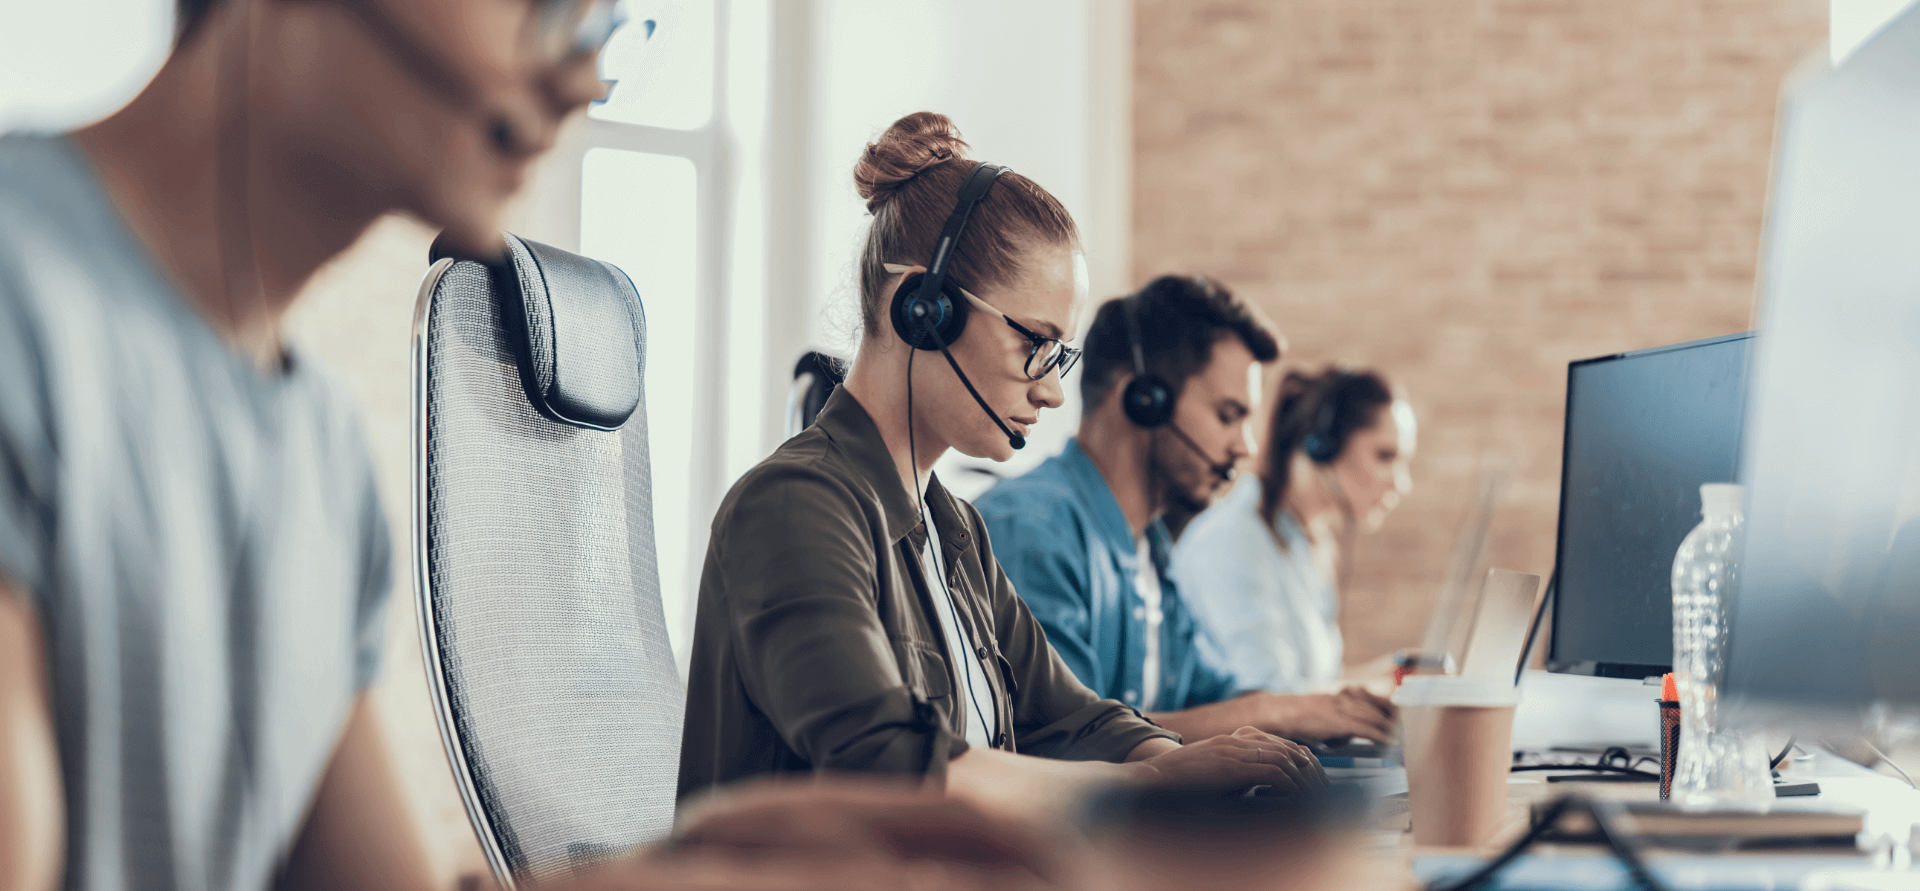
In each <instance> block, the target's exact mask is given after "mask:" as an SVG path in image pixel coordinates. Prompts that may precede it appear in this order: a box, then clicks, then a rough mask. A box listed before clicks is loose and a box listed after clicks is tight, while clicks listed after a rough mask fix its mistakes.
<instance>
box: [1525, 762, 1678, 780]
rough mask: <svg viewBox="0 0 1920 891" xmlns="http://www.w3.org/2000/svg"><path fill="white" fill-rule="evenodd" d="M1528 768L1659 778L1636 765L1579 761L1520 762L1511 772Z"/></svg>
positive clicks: (1657, 775)
mask: <svg viewBox="0 0 1920 891" xmlns="http://www.w3.org/2000/svg"><path fill="white" fill-rule="evenodd" d="M1528 770H1566V771H1582V770H1586V771H1592V772H1594V773H1624V774H1631V775H1633V776H1637V777H1646V778H1647V779H1650V780H1655V781H1658V780H1659V779H1660V775H1659V774H1657V773H1654V772H1653V771H1650V770H1641V769H1639V768H1637V767H1621V766H1619V765H1617V764H1579V763H1574V764H1521V765H1518V766H1516V767H1514V768H1513V770H1512V772H1513V773H1520V772H1522V771H1528Z"/></svg>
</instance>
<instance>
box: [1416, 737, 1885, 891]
mask: <svg viewBox="0 0 1920 891" xmlns="http://www.w3.org/2000/svg"><path fill="white" fill-rule="evenodd" d="M1783 774H1784V775H1785V776H1786V777H1788V778H1790V779H1792V780H1795V781H1801V782H1804V781H1809V780H1811V781H1813V782H1817V783H1819V784H1820V795H1819V796H1817V797H1813V798H1800V799H1781V800H1780V806H1781V807H1783V808H1794V809H1800V808H1809V807H1812V808H1818V807H1822V806H1827V807H1832V806H1844V807H1853V808H1859V809H1861V810H1864V811H1866V814H1867V819H1866V830H1865V831H1864V832H1862V833H1861V835H1860V849H1858V850H1854V851H1795V850H1788V851H1769V852H1746V851H1741V852H1731V853H1726V854H1694V853H1686V852H1677V851H1662V850H1658V849H1654V850H1650V851H1649V852H1648V855H1647V859H1648V862H1649V864H1650V865H1651V867H1652V868H1653V869H1654V871H1655V872H1656V873H1657V874H1659V876H1660V877H1661V878H1662V879H1663V880H1665V881H1666V882H1667V883H1668V884H1669V885H1670V886H1671V887H1673V888H1676V889H1679V888H1716V889H1756V891H1757V889H1769V891H1771V889H1781V888H1794V887H1798V885H1799V884H1800V882H1801V880H1802V879H1803V878H1805V877H1806V876H1807V875H1809V874H1811V873H1814V872H1819V871H1823V870H1836V869H1868V868H1875V867H1876V864H1878V865H1879V867H1880V868H1906V867H1907V866H1908V865H1909V862H1908V856H1907V843H1908V839H1909V837H1910V834H1911V832H1912V830H1913V827H1914V826H1915V825H1916V824H1920V791H1915V790H1914V789H1913V788H1911V787H1909V786H1907V784H1906V783H1904V782H1902V781H1900V780H1898V779H1895V778H1893V777H1889V776H1886V775H1884V774H1880V773H1876V772H1874V771H1871V770H1868V769H1866V768H1864V767H1860V766H1859V765H1856V764H1853V763H1851V762H1848V761H1845V760H1843V759H1840V758H1837V757H1835V756H1833V755H1830V754H1827V753H1825V752H1816V753H1814V754H1813V755H1811V756H1807V757H1802V758H1798V759H1795V760H1793V761H1792V762H1791V763H1790V765H1789V766H1788V767H1787V768H1786V769H1785V770H1784V771H1783ZM1575 791H1577V792H1580V793H1583V794H1587V795H1592V796H1595V797H1606V798H1614V799H1643V800H1653V799H1657V798H1658V797H1659V788H1658V786H1657V784H1653V783H1547V782H1546V781H1545V780H1544V779H1543V778H1542V777H1540V776H1539V775H1538V774H1535V775H1532V776H1516V777H1514V779H1513V781H1512V782H1511V783H1510V784H1509V785H1508V798H1507V819H1506V823H1505V825H1504V826H1502V828H1501V830H1500V831H1499V833H1498V834H1497V837H1496V839H1495V841H1494V843H1492V844H1490V845H1489V846H1488V847H1487V848H1486V849H1484V850H1482V851H1469V850H1460V849H1428V848H1411V847H1403V850H1404V851H1405V853H1406V855H1407V857H1408V858H1409V861H1410V865H1411V868H1412V870H1413V873H1414V875H1415V876H1417V877H1418V878H1419V879H1420V880H1421V881H1422V882H1423V883H1425V882H1431V881H1433V880H1435V879H1440V878H1444V877H1448V876H1461V875H1465V874H1466V873H1469V872H1471V871H1472V870H1473V869H1475V868H1477V867H1478V865H1479V864H1480V863H1482V862H1484V858H1485V857H1486V856H1488V855H1489V854H1490V853H1493V852H1497V851H1499V850H1501V849H1503V848H1505V847H1506V846H1507V845H1508V844H1509V843H1511V842H1512V841H1513V840H1514V839H1516V838H1518V837H1519V836H1520V835H1521V834H1523V833H1525V832H1526V830H1527V827H1528V820H1529V814H1530V813H1531V809H1532V807H1533V805H1534V804H1535V803H1537V802H1540V801H1544V800H1547V799H1550V798H1553V797H1555V796H1558V795H1562V794H1565V793H1568V792H1575ZM1382 828H1383V829H1385V830H1387V831H1388V832H1391V831H1392V829H1391V828H1390V827H1382ZM1378 840H1379V841H1380V842H1383V843H1384V842H1387V841H1388V839H1386V838H1380V839H1378ZM1399 843H1400V844H1402V845H1403V846H1404V845H1405V842H1404V836H1402V837H1400V839H1399ZM1624 876H1625V871H1624V870H1623V869H1622V868H1621V867H1620V865H1619V862H1618V861H1616V860H1615V859H1614V858H1613V857H1612V855H1611V854H1610V853H1608V852H1607V851H1605V850H1604V849H1602V848H1600V847H1599V846H1597V845H1567V844H1553V845H1541V846H1539V847H1538V848H1536V849H1535V850H1534V851H1532V852H1530V853H1529V855H1528V856H1525V857H1523V858H1521V859H1520V860H1518V861H1516V862H1515V863H1513V864H1512V865H1510V866H1509V867H1508V868H1507V870H1506V872H1505V874H1504V875H1503V878H1502V880H1501V881H1500V882H1498V883H1497V884H1495V885H1493V886H1492V887H1494V888H1514V889H1518V888H1528V889H1568V891H1575V889H1613V888H1619V887H1621V886H1622V885H1621V883H1622V881H1623V880H1624Z"/></svg>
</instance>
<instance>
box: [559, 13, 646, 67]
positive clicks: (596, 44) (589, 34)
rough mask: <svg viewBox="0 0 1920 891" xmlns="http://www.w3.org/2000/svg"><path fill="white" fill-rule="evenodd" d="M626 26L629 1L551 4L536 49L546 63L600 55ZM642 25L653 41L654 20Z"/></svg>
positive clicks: (644, 22) (643, 22) (644, 21)
mask: <svg viewBox="0 0 1920 891" xmlns="http://www.w3.org/2000/svg"><path fill="white" fill-rule="evenodd" d="M626 23H627V4H626V2H625V0H547V2H546V3H543V4H542V5H541V9H540V12H539V19H538V21H537V22H536V23H535V25H534V44H533V45H534V48H535V50H536V51H537V52H538V53H539V54H540V60H541V61H542V62H545V63H547V64H549V65H554V64H559V63H561V62H565V61H567V60H568V59H574V58H578V57H581V56H585V55H589V54H591V53H595V52H599V51H600V49H601V48H602V47H605V46H606V45H607V41H608V40H610V39H612V38H613V32H615V31H617V30H619V29H620V26H621V25H624V24H626ZM640 24H641V27H643V28H645V29H646V32H647V33H646V36H647V37H652V36H653V27H654V22H653V20H652V19H645V20H643V21H642V22H641V23H640Z"/></svg>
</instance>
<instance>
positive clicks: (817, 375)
mask: <svg viewBox="0 0 1920 891" xmlns="http://www.w3.org/2000/svg"><path fill="white" fill-rule="evenodd" d="M846 382H847V372H846V365H845V363H843V362H841V361H840V359H839V358H837V357H835V356H832V355H829V354H827V353H822V352H819V351H818V350H812V351H809V352H807V353H806V354H805V355H803V356H801V357H800V361H799V362H797V363H795V364H794V366H793V388H792V389H791V390H789V391H787V438H788V439H792V438H794V437H795V436H797V435H799V433H800V431H802V430H805V429H807V428H808V427H810V426H812V425H813V419H814V418H816V417H819V415H820V409H823V408H825V407H826V406H827V397H828V396H832V395H833V388H834V387H837V386H840V385H841V384H844V383H846Z"/></svg>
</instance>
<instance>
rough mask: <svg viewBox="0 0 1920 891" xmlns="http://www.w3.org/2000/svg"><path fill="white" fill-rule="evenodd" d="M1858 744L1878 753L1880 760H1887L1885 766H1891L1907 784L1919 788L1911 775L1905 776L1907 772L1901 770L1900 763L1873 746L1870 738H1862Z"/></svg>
mask: <svg viewBox="0 0 1920 891" xmlns="http://www.w3.org/2000/svg"><path fill="white" fill-rule="evenodd" d="M1860 744H1861V745H1864V746H1866V747H1867V751H1869V752H1872V753H1873V754H1875V755H1878V756H1879V757H1880V760H1882V761H1885V762H1887V766H1888V767H1891V768H1893V771H1894V773H1897V774H1899V775H1900V778H1901V779H1903V780H1906V781H1907V785H1908V786H1911V787H1913V788H1915V789H1920V786H1915V785H1914V784H1913V777H1910V776H1907V772H1906V771H1904V770H1901V769H1900V765H1899V764H1896V763H1894V760H1893V759H1892V758H1888V757H1887V753H1885V752H1882V751H1880V750H1879V749H1878V748H1875V747H1874V745H1873V741H1872V740H1870V739H1865V738H1862V739H1861V740H1860Z"/></svg>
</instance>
